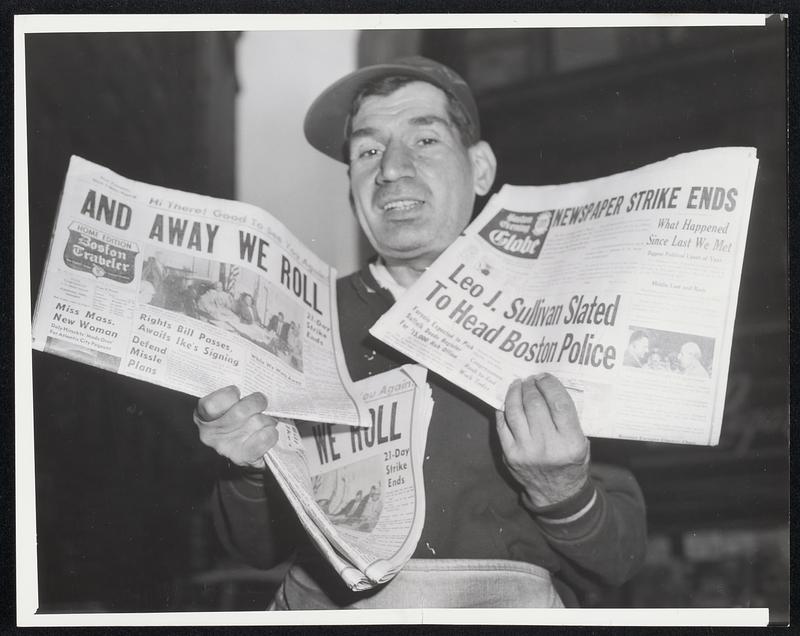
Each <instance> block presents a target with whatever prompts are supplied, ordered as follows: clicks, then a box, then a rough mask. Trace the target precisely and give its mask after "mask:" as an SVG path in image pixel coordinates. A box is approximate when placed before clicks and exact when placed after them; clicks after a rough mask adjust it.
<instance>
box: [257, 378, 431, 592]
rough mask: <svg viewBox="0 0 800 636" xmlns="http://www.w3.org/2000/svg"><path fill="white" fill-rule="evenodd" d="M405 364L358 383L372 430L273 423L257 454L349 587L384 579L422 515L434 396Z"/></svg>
mask: <svg viewBox="0 0 800 636" xmlns="http://www.w3.org/2000/svg"><path fill="white" fill-rule="evenodd" d="M425 376H426V370H425V369H424V368H422V367H420V366H418V365H406V366H404V367H401V368H399V369H394V370H392V371H387V372H385V373H382V374H379V375H375V376H372V377H369V378H366V379H364V380H361V381H360V382H357V383H356V390H357V392H358V396H359V398H360V399H361V400H362V401H363V402H364V403H365V404H367V405H368V408H369V413H370V417H371V427H370V428H365V429H360V428H354V427H348V426H342V425H332V424H319V423H316V424H314V423H309V422H298V423H297V424H293V423H291V422H280V423H279V425H278V431H279V441H278V443H277V444H276V445H275V446H274V447H273V448H272V449H270V451H269V452H268V453H267V454H266V455H265V459H266V461H267V465H268V466H269V468H270V469H271V470H272V472H273V474H274V475H275V477H276V479H277V481H278V484H279V485H280V486H281V488H282V489H283V491H284V492H285V493H286V495H287V497H288V499H289V503H290V504H291V505H292V507H293V508H294V510H295V512H296V513H297V515H298V517H299V519H300V522H301V524H302V525H303V527H304V528H305V529H306V531H307V533H308V534H309V536H310V537H311V539H312V541H313V542H314V544H315V545H316V546H317V549H318V550H319V551H320V552H321V553H322V555H323V556H324V557H325V558H326V559H327V560H328V561H329V562H330V563H331V564H332V565H333V567H334V568H335V569H336V571H337V572H338V573H339V575H340V576H341V577H342V579H343V580H344V582H345V583H346V584H347V586H348V587H349V588H350V589H352V590H365V589H369V588H371V587H373V586H375V585H378V584H381V583H385V582H386V581H388V580H389V579H391V578H392V577H393V576H394V575H395V574H396V573H397V572H398V571H399V570H400V569H401V568H402V566H403V565H405V563H406V561H408V559H409V558H410V557H411V555H412V554H413V552H414V550H415V548H416V545H417V542H418V541H419V537H420V535H421V533H422V526H423V524H424V519H425V490H424V482H423V479H422V463H423V458H424V454H425V442H426V439H427V431H428V424H429V422H430V416H431V410H432V409H433V400H432V398H431V393H430V387H429V386H428V385H427V383H426V382H425Z"/></svg>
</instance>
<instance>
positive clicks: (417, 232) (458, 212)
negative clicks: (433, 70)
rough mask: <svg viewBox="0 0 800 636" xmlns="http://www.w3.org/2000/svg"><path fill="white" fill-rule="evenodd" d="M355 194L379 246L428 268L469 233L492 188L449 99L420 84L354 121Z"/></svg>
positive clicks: (392, 259) (387, 255) (391, 257)
mask: <svg viewBox="0 0 800 636" xmlns="http://www.w3.org/2000/svg"><path fill="white" fill-rule="evenodd" d="M352 130H353V133H352V134H351V137H350V169H349V174H350V189H351V194H352V199H353V206H354V210H355V213H356V216H357V217H358V221H359V223H360V224H361V227H362V229H363V230H364V232H365V233H366V235H367V238H369V241H370V243H372V246H373V247H374V248H375V249H376V250H377V252H378V253H379V254H380V255H381V256H383V257H384V259H385V260H386V261H387V262H389V263H410V264H414V265H417V266H421V267H427V266H428V265H430V263H432V262H433V260H434V259H435V258H436V257H437V256H439V254H441V253H442V252H443V251H444V250H445V248H447V246H448V245H450V243H452V242H453V241H454V240H455V238H456V237H457V236H458V235H459V234H460V233H461V231H462V230H463V229H464V228H465V227H466V226H467V224H468V222H469V220H470V217H471V216H472V206H473V202H474V199H475V194H476V192H477V193H479V194H483V193H485V192H486V191H488V189H489V187H491V181H492V180H493V178H494V163H493V162H494V155H492V156H491V177H490V178H489V179H488V184H487V183H486V181H487V171H486V169H485V168H486V166H485V161H484V154H482V153H485V151H486V150H487V149H488V152H489V153H491V149H490V148H489V147H488V145H487V144H486V143H485V142H479V143H478V144H476V145H475V146H473V147H472V148H470V149H467V148H465V147H464V145H463V144H462V142H461V139H460V137H459V134H458V131H457V130H456V128H455V126H454V125H453V124H452V122H451V121H450V116H449V114H448V112H447V97H446V96H445V94H444V92H442V91H441V90H440V89H438V88H436V87H435V86H433V85H431V84H427V83H425V82H412V83H410V84H407V85H405V86H403V87H401V88H399V89H397V90H396V91H395V92H394V93H392V94H391V95H388V96H385V97H384V96H371V97H367V98H365V99H364V101H363V103H362V104H361V107H360V108H359V110H358V112H357V113H356V115H355V116H354V117H353V121H352Z"/></svg>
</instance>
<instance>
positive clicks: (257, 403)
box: [195, 386, 267, 429]
mask: <svg viewBox="0 0 800 636" xmlns="http://www.w3.org/2000/svg"><path fill="white" fill-rule="evenodd" d="M266 408H267V398H266V397H265V396H264V394H263V393H251V394H250V395H248V396H247V397H244V398H242V399H241V400H240V399H239V389H238V388H236V387H235V386H228V387H225V388H224V389H220V390H219V391H214V393H210V394H209V395H207V396H205V397H204V398H202V399H200V400H199V401H198V402H197V408H196V410H195V422H196V424H197V425H198V426H202V425H213V426H217V427H221V428H223V429H224V428H228V427H233V428H236V427H237V426H238V425H240V424H241V422H243V421H244V420H246V419H247V418H248V417H250V416H251V415H255V414H256V413H260V412H261V411H263V410H264V409H266Z"/></svg>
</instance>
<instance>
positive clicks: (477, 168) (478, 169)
mask: <svg viewBox="0 0 800 636" xmlns="http://www.w3.org/2000/svg"><path fill="white" fill-rule="evenodd" d="M467 152H469V158H470V161H472V172H473V179H474V182H475V194H479V195H484V194H486V193H487V192H489V190H490V189H491V187H492V184H493V183H494V175H495V173H496V172H497V159H496V158H495V156H494V151H493V150H492V147H491V146H490V145H489V144H488V143H486V142H485V141H479V142H478V143H476V144H475V145H473V146H471V147H470V148H469V150H468V151H467Z"/></svg>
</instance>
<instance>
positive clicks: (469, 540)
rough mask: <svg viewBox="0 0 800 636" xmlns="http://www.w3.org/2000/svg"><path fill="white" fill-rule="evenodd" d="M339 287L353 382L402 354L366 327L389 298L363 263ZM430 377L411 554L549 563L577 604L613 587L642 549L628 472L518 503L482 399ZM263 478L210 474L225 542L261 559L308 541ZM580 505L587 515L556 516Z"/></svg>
mask: <svg viewBox="0 0 800 636" xmlns="http://www.w3.org/2000/svg"><path fill="white" fill-rule="evenodd" d="M337 296H338V304H339V326H340V330H341V338H342V348H343V350H344V353H345V358H346V361H347V366H348V369H349V371H350V374H351V376H352V378H353V380H359V379H362V378H364V377H367V376H368V375H374V374H376V373H381V372H383V371H386V370H388V369H391V368H393V367H396V366H398V365H400V364H403V363H406V362H409V360H408V359H406V358H404V356H402V355H401V354H399V353H397V352H396V351H394V350H392V349H391V348H389V347H388V346H386V345H383V344H382V343H381V342H380V341H378V340H376V339H375V338H373V337H372V336H370V335H369V334H368V329H369V327H370V326H372V325H373V324H374V323H375V321H376V320H377V319H378V318H379V317H380V316H381V315H382V314H383V313H384V312H385V311H386V310H387V309H388V308H389V307H390V306H391V304H392V302H393V300H392V297H391V295H390V294H389V293H388V292H387V291H385V290H383V289H381V288H380V287H379V286H378V284H377V283H376V282H375V280H374V278H373V277H372V276H371V274H370V272H369V270H368V269H366V268H365V269H364V270H362V271H361V272H357V273H355V274H352V275H350V276H348V277H345V278H343V279H341V280H339V281H338V287H337ZM428 382H429V384H430V385H431V387H432V391H433V400H434V409H433V414H432V416H431V422H430V427H429V431H428V441H427V446H426V451H425V462H424V479H425V495H426V511H425V514H426V516H425V525H424V527H423V531H422V536H421V538H420V540H419V543H418V544H417V549H416V551H415V553H414V555H413V556H414V558H483V559H512V560H519V561H527V562H529V563H533V564H536V565H539V566H541V567H544V568H546V569H547V570H549V571H550V572H551V574H552V575H553V579H554V583H555V585H556V588H557V589H558V592H559V594H560V595H561V597H562V600H563V601H564V604H565V605H567V606H568V607H569V606H575V605H576V604H577V599H576V596H575V593H574V590H587V589H592V588H593V587H596V586H597V585H619V584H621V583H623V582H624V581H626V580H628V579H629V578H630V577H631V576H633V574H634V573H635V572H636V571H637V570H638V568H639V566H640V565H641V563H642V560H643V557H644V552H645V541H646V528H645V512H644V501H643V499H642V495H641V491H640V490H639V486H638V484H637V483H636V480H635V478H634V477H633V475H632V474H631V473H629V472H628V471H626V470H624V469H622V468H619V467H614V466H608V465H600V464H595V463H593V465H592V473H591V474H592V477H591V479H590V480H589V482H588V483H587V485H586V486H585V487H584V489H583V490H582V491H581V492H579V493H578V494H576V495H574V496H573V497H571V498H570V499H568V500H566V501H564V502H561V503H559V504H557V505H555V506H550V507H548V508H545V509H532V508H530V507H526V505H525V504H524V503H523V502H522V500H521V498H520V494H519V488H518V487H517V485H516V483H515V482H514V480H513V479H512V478H511V476H510V475H509V474H508V472H507V470H506V469H505V466H504V465H503V460H502V452H501V449H500V445H499V441H498V439H497V436H496V432H495V425H494V411H493V410H492V409H491V407H488V406H487V405H485V404H483V403H482V402H480V401H479V400H476V399H474V398H472V397H471V396H469V395H468V394H466V393H465V392H463V391H462V390H461V389H459V388H457V387H455V386H454V385H452V384H450V383H448V382H447V381H446V380H444V379H442V378H440V377H439V376H437V375H435V374H433V373H429V374H428ZM271 482H273V480H272V479H271V478H270V477H267V478H266V480H265V481H264V482H262V481H261V480H260V479H255V478H252V477H245V476H239V477H238V478H232V479H231V480H228V481H223V482H220V485H219V488H218V490H217V493H216V495H217V496H216V508H215V513H216V519H217V525H218V528H219V529H220V531H221V537H222V539H223V541H224V542H225V543H227V545H228V546H229V547H230V548H231V549H232V550H234V551H235V552H238V553H239V554H240V555H241V556H242V557H243V558H245V559H247V560H248V561H249V562H250V563H252V564H254V565H258V566H261V567H271V566H273V565H275V564H276V563H278V562H279V561H280V560H282V559H284V558H286V556H287V555H288V554H289V552H290V551H291V549H292V548H293V547H295V542H294V540H295V539H298V540H305V541H306V542H307V540H306V539H305V536H304V534H303V532H302V530H298V527H297V525H296V523H295V522H294V514H293V513H292V512H291V510H290V509H289V508H288V504H287V503H286V501H285V498H284V497H283V496H282V495H281V494H280V493H278V492H277V490H278V489H277V485H275V484H274V483H271ZM268 491H271V492H268ZM265 492H268V494H265ZM267 502H269V505H268V504H267ZM590 502H594V503H593V504H592V505H591V506H590V507H589V509H588V511H587V512H586V513H585V514H583V515H580V516H579V517H578V518H577V519H574V520H572V521H566V522H564V520H566V519H568V518H569V517H570V516H572V515H575V513H577V512H578V511H580V510H583V509H585V508H586V507H587V505H588V504H589V503H590ZM554 521H555V523H554ZM301 538H302V539H301ZM302 552H303V553H304V554H306V553H307V552H306V551H305V550H302ZM320 567H321V568H327V569H328V570H332V568H330V567H329V566H327V565H324V564H323V565H321V566H320ZM329 580H330V583H329V584H330V585H336V581H335V579H333V578H330V579H329ZM341 585H342V587H344V585H343V584H341Z"/></svg>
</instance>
